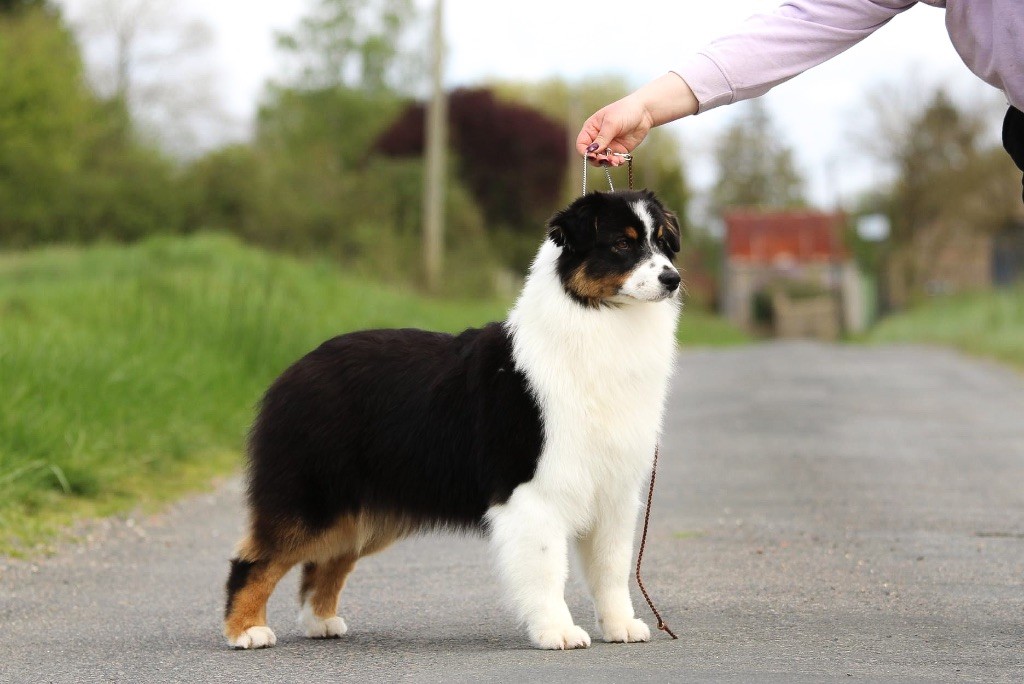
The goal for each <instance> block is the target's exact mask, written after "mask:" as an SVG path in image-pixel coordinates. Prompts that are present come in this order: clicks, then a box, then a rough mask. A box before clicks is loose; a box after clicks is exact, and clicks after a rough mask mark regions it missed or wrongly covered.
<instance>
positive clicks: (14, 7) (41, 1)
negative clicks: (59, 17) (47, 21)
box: [0, 0, 50, 14]
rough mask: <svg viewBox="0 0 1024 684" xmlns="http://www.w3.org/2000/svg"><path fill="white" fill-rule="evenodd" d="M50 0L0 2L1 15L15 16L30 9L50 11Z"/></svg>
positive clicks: (4, 0)
mask: <svg viewBox="0 0 1024 684" xmlns="http://www.w3.org/2000/svg"><path fill="white" fill-rule="evenodd" d="M49 7H50V3H49V2H48V0H0V14H14V13H16V12H21V11H23V10H29V9H48V8H49Z"/></svg>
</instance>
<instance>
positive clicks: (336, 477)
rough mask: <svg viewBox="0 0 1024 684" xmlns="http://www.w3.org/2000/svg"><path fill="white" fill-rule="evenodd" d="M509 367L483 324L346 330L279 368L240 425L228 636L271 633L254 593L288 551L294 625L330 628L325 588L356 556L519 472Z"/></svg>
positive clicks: (522, 444)
mask: <svg viewBox="0 0 1024 684" xmlns="http://www.w3.org/2000/svg"><path fill="white" fill-rule="evenodd" d="M512 366H513V364H512V359H511V346H510V342H509V339H508V336H507V334H506V333H505V331H504V329H503V328H502V326H500V325H499V324H491V325H489V326H486V327H485V328H483V329H479V330H476V329H474V330H469V331H466V332H465V333H463V334H462V335H459V336H457V337H453V336H451V335H445V334H442V333H432V332H425V331H421V330H373V331H363V332H357V333H351V334H348V335H343V336H341V337H337V338H334V339H332V340H329V341H328V342H325V343H324V344H323V345H321V346H320V347H319V348H317V349H316V350H314V351H313V352H311V353H309V354H308V355H306V356H305V357H303V358H302V359H300V360H299V361H298V362H296V363H295V364H294V365H293V366H291V367H290V368H289V369H288V370H286V371H285V372H284V373H283V374H282V375H281V377H279V378H278V379H277V380H276V381H275V382H274V384H273V385H272V386H271V387H270V389H269V390H268V391H267V393H266V395H265V396H264V398H263V401H262V404H261V407H260V410H259V413H258V416H257V418H256V421H255V423H254V425H253V428H252V431H251V434H250V439H249V473H248V479H249V491H248V499H249V508H250V515H251V519H250V532H249V535H248V536H247V537H246V538H245V539H244V540H243V542H242V543H241V544H240V546H239V548H238V550H237V552H236V557H235V559H234V560H233V561H232V568H231V574H230V577H229V579H228V585H227V591H228V600H227V608H226V618H225V634H226V636H227V638H228V641H229V643H231V644H232V645H234V646H236V647H239V648H250V647H260V646H269V645H272V644H273V641H274V636H273V633H272V632H271V631H270V630H269V629H267V628H265V625H266V616H265V612H264V611H265V604H266V600H267V598H268V597H269V595H270V593H271V592H272V591H273V588H274V586H275V585H276V583H277V581H278V580H279V579H280V578H281V577H282V576H283V575H284V574H285V573H286V572H288V570H289V569H290V568H291V567H293V566H294V565H296V564H298V563H303V571H302V580H301V590H300V596H299V599H300V602H301V603H302V614H301V616H300V617H301V621H302V623H303V626H304V627H305V630H306V633H307V635H308V636H312V637H330V636H340V635H341V634H343V633H344V631H345V624H344V622H343V621H342V620H341V618H338V617H337V616H336V611H337V601H338V595H339V593H340V591H341V589H342V587H343V586H344V583H345V578H346V577H347V576H348V574H349V573H350V572H351V571H352V569H353V567H354V565H355V563H356V561H357V560H358V559H359V558H361V557H363V556H367V555H370V554H372V553H376V552H377V551H380V550H381V549H383V548H385V547H386V546H388V545H389V544H391V543H392V542H394V541H395V540H397V539H400V538H402V537H405V536H408V535H409V534H412V533H414V532H417V531H420V530H423V529H434V528H445V529H468V528H475V527H478V526H479V525H480V523H481V521H482V519H483V516H484V513H485V512H486V511H487V509H488V508H489V507H490V506H491V505H493V504H494V503H495V502H496V501H502V500H505V499H507V498H508V496H509V495H510V494H511V492H512V490H513V489H514V488H515V487H516V486H517V485H518V484H519V483H521V482H523V481H525V480H527V479H529V478H530V476H531V475H532V472H533V467H534V465H535V464H536V460H537V458H538V456H539V453H540V442H541V429H540V425H539V422H538V410H537V407H536V404H535V403H534V402H533V399H532V398H531V397H530V395H529V393H528V390H527V388H526V383H525V379H524V378H523V376H522V375H521V374H520V373H517V372H515V370H514V368H513V367H512ZM503 454H510V457H503Z"/></svg>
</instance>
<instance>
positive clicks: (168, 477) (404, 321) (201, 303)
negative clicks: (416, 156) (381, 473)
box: [0, 236, 506, 553]
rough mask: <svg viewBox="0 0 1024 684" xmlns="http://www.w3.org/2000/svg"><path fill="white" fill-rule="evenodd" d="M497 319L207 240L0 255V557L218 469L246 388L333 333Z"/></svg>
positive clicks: (490, 307) (258, 385)
mask: <svg viewBox="0 0 1024 684" xmlns="http://www.w3.org/2000/svg"><path fill="white" fill-rule="evenodd" d="M505 310H506V305H505V303H502V302H448V301H433V300H428V299H425V298H421V297H415V296H412V295H409V294H406V293H402V292H397V291H394V290H389V289H386V288H382V287H379V286H376V285H373V284H370V283H366V282H361V281H356V280H350V279H346V278H344V277H343V276H341V275H339V273H338V271H337V269H336V268H334V267H332V266H331V265H329V264H327V263H302V262H299V261H296V260H292V259H286V258H282V257H279V256H272V255H268V254H266V253H264V252H261V251H258V250H254V249H249V248H246V247H243V246H241V245H239V244H238V243H237V242H235V241H233V240H230V239H228V238H223V237H216V236H202V237H196V238H192V239H186V240H183V239H170V238H168V239H156V240H151V241H148V242H145V243H143V244H140V245H136V246H132V247H128V248H125V247H97V248H90V249H85V250H70V249H68V250H62V249H48V250H43V251H37V252H30V253H25V254H13V255H6V256H3V257H0V388H3V389H2V391H0V530H2V531H3V532H2V534H0V552H7V553H16V552H18V550H19V549H25V548H28V547H31V546H32V545H34V544H36V543H37V542H39V541H40V540H44V539H46V538H47V537H49V536H50V535H51V534H52V533H53V532H54V531H55V530H57V529H59V528H60V527H61V526H63V525H64V524H66V523H67V522H69V521H71V520H73V519H74V518H76V517H80V516H83V515H105V514H110V513H114V512H117V511H121V510H125V509H126V508H128V507H131V506H133V505H135V504H137V503H140V502H141V503H143V504H146V503H150V504H152V503H158V502H161V501H165V500H168V499H172V498H174V497H175V496H178V495H180V494H181V493H182V492H184V491H188V490H190V489H195V488H197V487H198V486H201V485H202V484H203V483H206V482H209V480H210V478H211V477H212V476H213V475H215V474H218V473H225V472H230V471H231V470H233V469H234V468H236V467H237V466H238V464H239V462H240V457H239V451H240V447H241V443H242V439H243V436H244V434H245V431H246V429H247V427H248V423H249V421H250V419H251V417H252V408H253V406H254V404H255V402H256V401H257V399H258V397H259V396H260V394H261V392H262V391H263V390H264V389H265V387H266V386H267V384H268V383H269V382H270V381H271V380H272V379H273V378H274V377H275V376H276V375H277V373H279V372H280V371H281V370H282V369H283V368H285V367H286V366H287V365H288V364H289V363H291V362H292V361H293V360H294V359H296V358H297V357H298V356H300V355H301V354H303V353H305V352H306V351H308V350H309V349H310V348H312V347H313V346H315V345H316V344H318V343H319V342H321V341H322V340H324V339H326V338H328V337H330V336H332V335H335V334H338V333H340V332H343V331H346V330H353V329H356V328H363V327H386V326H396V325H402V326H415V327H429V328H436V329H441V330H452V331H455V330H461V329H463V328H465V327H467V326H469V325H475V324H479V323H481V322H484V321H487V320H493V319H496V318H501V317H502V316H503V315H504V313H505Z"/></svg>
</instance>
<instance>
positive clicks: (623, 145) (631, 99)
mask: <svg viewBox="0 0 1024 684" xmlns="http://www.w3.org/2000/svg"><path fill="white" fill-rule="evenodd" d="M653 126H654V121H653V119H652V118H651V115H650V113H649V112H648V111H647V109H646V107H644V105H643V103H642V102H640V101H639V99H638V98H637V97H636V96H635V94H633V95H627V96H626V97H624V98H622V99H621V100H617V101H616V102H613V103H611V104H610V105H607V106H606V107H602V108H601V109H599V110H598V111H597V112H596V113H594V114H593V115H592V116H591V117H590V118H589V119H587V120H586V122H584V124H583V129H582V130H581V131H580V134H579V136H577V137H576V150H577V151H578V152H579V153H580V154H581V155H586V156H587V157H588V158H590V159H591V160H593V161H594V162H595V163H597V164H610V165H611V166H618V165H619V164H621V163H622V161H623V158H622V157H620V156H616V155H615V154H612V153H613V152H617V153H619V154H623V153H626V152H631V151H633V149H634V148H636V146H637V145H639V144H640V143H642V142H643V140H644V138H646V137H647V133H648V132H649V131H650V130H651V128H652V127H653Z"/></svg>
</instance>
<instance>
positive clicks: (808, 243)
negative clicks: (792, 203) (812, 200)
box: [724, 209, 848, 264]
mask: <svg viewBox="0 0 1024 684" xmlns="http://www.w3.org/2000/svg"><path fill="white" fill-rule="evenodd" d="M724 219H725V253H726V255H727V257H728V258H729V259H737V260H741V261H751V262H757V263H766V264H775V263H778V262H780V261H782V262H786V261H789V262H793V263H808V262H823V261H825V262H829V261H831V262H835V261H845V260H846V259H847V258H848V253H847V251H846V247H845V246H844V245H843V240H842V235H841V231H842V227H843V224H844V220H845V219H844V216H843V215H842V214H827V213H823V212H819V211H805V210H801V211H778V212H764V211H757V210H747V209H742V210H735V211H730V212H727V213H726V214H725V216H724Z"/></svg>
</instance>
